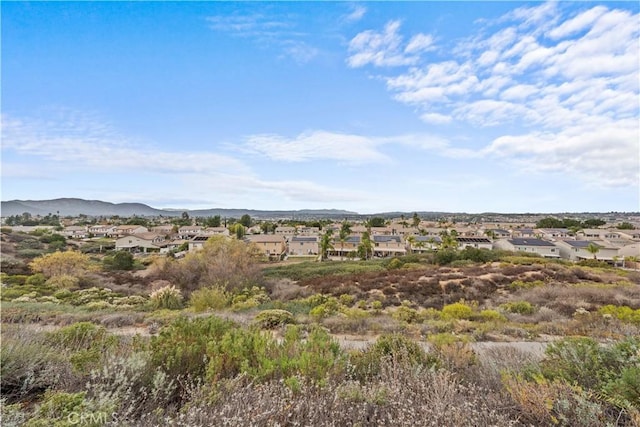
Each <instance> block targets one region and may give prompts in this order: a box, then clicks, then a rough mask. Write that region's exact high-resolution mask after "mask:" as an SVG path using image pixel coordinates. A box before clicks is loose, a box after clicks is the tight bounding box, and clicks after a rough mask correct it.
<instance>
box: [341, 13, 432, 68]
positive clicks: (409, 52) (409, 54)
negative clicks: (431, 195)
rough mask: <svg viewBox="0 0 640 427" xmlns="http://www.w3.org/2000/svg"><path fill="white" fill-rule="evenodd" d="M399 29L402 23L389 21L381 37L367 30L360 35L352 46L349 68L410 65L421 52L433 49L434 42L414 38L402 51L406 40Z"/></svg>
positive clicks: (425, 36)
mask: <svg viewBox="0 0 640 427" xmlns="http://www.w3.org/2000/svg"><path fill="white" fill-rule="evenodd" d="M399 29H400V21H389V22H388V23H387V24H386V25H385V27H384V30H383V32H381V33H379V32H376V31H373V30H367V31H363V32H361V33H359V34H357V35H356V36H355V37H354V38H353V39H351V41H350V42H349V53H350V54H351V56H349V58H347V63H348V64H349V66H350V67H352V68H358V67H362V66H365V65H367V64H372V65H374V66H376V67H394V66H400V65H411V64H415V63H416V62H417V61H418V59H419V57H418V56H417V55H416V54H417V53H418V52H420V51H424V50H431V49H432V42H433V40H432V39H430V36H428V35H425V34H419V35H417V36H415V37H414V38H413V39H412V40H411V41H410V42H409V44H408V45H407V46H406V47H405V48H404V49H403V48H402V44H403V38H402V36H401V35H400V34H399Z"/></svg>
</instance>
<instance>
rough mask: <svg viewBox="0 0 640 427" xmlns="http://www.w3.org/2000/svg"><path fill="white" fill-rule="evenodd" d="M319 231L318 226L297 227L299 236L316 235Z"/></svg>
mask: <svg viewBox="0 0 640 427" xmlns="http://www.w3.org/2000/svg"><path fill="white" fill-rule="evenodd" d="M319 233H320V228H319V227H304V226H300V227H298V235H299V236H317V235H318V234H319Z"/></svg>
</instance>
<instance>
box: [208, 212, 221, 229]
mask: <svg viewBox="0 0 640 427" xmlns="http://www.w3.org/2000/svg"><path fill="white" fill-rule="evenodd" d="M220 224H222V219H221V218H220V215H215V216H210V217H207V218H205V220H204V225H205V226H207V227H220Z"/></svg>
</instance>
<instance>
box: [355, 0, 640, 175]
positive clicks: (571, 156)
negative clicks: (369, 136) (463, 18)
mask: <svg viewBox="0 0 640 427" xmlns="http://www.w3.org/2000/svg"><path fill="white" fill-rule="evenodd" d="M578 7H579V9H581V10H579V11H578V12H575V13H573V14H572V15H567V14H566V10H567V8H564V7H562V8H561V7H559V6H558V4H556V3H554V2H548V3H543V4H540V5H536V6H534V7H521V8H518V9H516V10H514V11H512V12H510V13H507V14H506V15H504V16H503V17H502V18H500V19H499V20H498V21H497V23H496V22H493V23H488V24H486V26H485V28H483V29H481V30H480V31H476V33H477V34H479V35H476V36H474V37H473V38H469V39H465V40H461V41H459V42H458V43H457V44H456V45H454V46H449V47H446V46H443V48H442V49H439V50H438V52H439V54H441V55H442V56H441V57H440V58H441V59H440V60H438V61H432V62H430V63H428V64H425V65H420V64H419V63H418V62H417V60H411V61H406V62H405V63H404V64H399V65H404V66H405V68H404V69H402V70H401V71H400V72H399V73H398V72H396V73H390V75H388V76H386V77H385V80H386V84H387V88H388V90H389V91H390V92H391V93H392V94H393V98H394V99H396V100H398V101H399V102H402V103H406V104H410V105H411V106H413V107H415V108H416V109H417V111H418V114H419V116H420V118H421V119H422V120H424V121H425V122H428V123H433V124H440V125H446V124H447V123H450V122H452V121H453V120H455V121H456V123H465V122H466V123H467V124H470V125H471V126H473V127H486V126H493V127H494V132H498V133H499V132H500V126H508V128H509V129H510V131H508V133H507V131H503V132H504V133H505V134H504V135H503V136H502V137H497V138H495V139H494V141H493V142H491V141H485V143H486V144H489V145H488V148H487V149H486V150H481V151H479V152H478V154H479V155H485V156H501V157H503V158H505V159H506V160H508V161H509V160H511V161H513V162H514V164H517V165H518V167H521V166H522V164H526V166H527V168H528V170H531V171H544V170H557V171H558V172H560V173H564V174H567V175H572V176H578V177H580V179H583V180H585V181H587V182H589V183H591V182H592V181H591V178H589V177H596V181H597V182H598V183H599V184H600V185H605V186H607V185H609V186H617V185H623V186H624V185H626V186H638V169H639V167H638V141H639V140H640V139H639V138H640V136H639V135H638V127H639V113H640V104H639V103H638V99H639V97H640V83H639V82H640V42H639V40H640V26H639V25H638V21H639V19H640V18H639V14H638V13H632V12H631V11H629V10H623V9H609V8H608V7H605V6H602V5H597V6H592V5H589V4H581V5H580V6H578ZM573 9H574V10H575V8H573ZM497 24H499V25H497ZM398 25H399V24H397V23H396V26H394V27H392V28H391V29H392V30H393V31H389V28H387V29H386V30H385V32H384V33H383V34H386V35H387V36H388V37H389V38H391V39H393V40H394V43H387V44H384V43H381V42H380V43H378V44H376V46H392V47H393V48H392V49H387V50H385V49H382V48H381V49H371V51H372V52H374V51H375V52H378V51H379V50H383V51H385V52H387V51H391V52H395V53H397V52H398V48H399V46H401V44H402V41H401V39H400V38H399V36H398V35H397V29H398ZM483 25H484V24H483ZM361 34H364V36H363V37H362V40H360V41H361V42H363V45H365V46H369V45H367V44H366V43H364V42H365V41H370V40H377V39H376V37H374V36H377V37H380V34H379V33H375V32H373V31H369V32H366V34H365V33H361ZM391 36H394V37H395V38H394V37H391ZM415 37H422V34H421V33H418V34H417V35H415V36H414V38H415ZM382 39H384V37H382ZM354 40H355V39H354ZM352 42H353V41H352ZM352 58H353V57H352ZM373 58H374V57H373V55H372V56H370V57H368V59H366V58H361V62H360V64H361V65H363V64H365V63H373V64H376V62H375V59H373ZM382 58H385V56H384V55H383V56H382ZM382 62H384V61H382V60H381V61H380V65H381V63H382ZM352 65H353V64H352ZM513 128H520V129H521V132H520V133H517V134H513V132H512V129H513ZM604 130H606V131H604ZM494 134H495V133H494ZM579 140H582V141H584V143H582V144H578V143H577V141H579ZM529 144H531V145H534V146H536V147H537V148H535V149H534V148H531V149H528V148H527V147H528V145H529ZM510 147H511V148H513V149H511V148H510ZM543 147H544V148H545V149H546V150H548V151H546V152H545V153H544V154H540V153H538V152H537V151H536V150H537V149H541V148H543ZM448 150H449V152H453V150H455V147H449V148H448ZM465 153H466V152H465V151H463V154H465ZM616 156H619V160H618V161H615V160H614V158H615V157H616ZM605 159H606V160H605ZM614 164H615V165H618V164H619V165H620V167H618V166H612V165H614ZM579 165H580V166H579ZM612 167H613V168H615V171H612Z"/></svg>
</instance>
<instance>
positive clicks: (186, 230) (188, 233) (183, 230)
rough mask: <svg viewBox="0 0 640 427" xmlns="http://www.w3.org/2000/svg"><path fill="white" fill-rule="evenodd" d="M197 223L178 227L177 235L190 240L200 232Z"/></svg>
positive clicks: (200, 228)
mask: <svg viewBox="0 0 640 427" xmlns="http://www.w3.org/2000/svg"><path fill="white" fill-rule="evenodd" d="M202 228H203V227H201V226H199V225H184V226H182V227H180V228H179V229H178V237H179V238H181V239H184V240H190V239H193V238H194V237H196V236H197V235H199V234H200V233H201V232H202Z"/></svg>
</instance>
